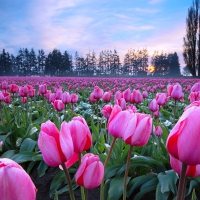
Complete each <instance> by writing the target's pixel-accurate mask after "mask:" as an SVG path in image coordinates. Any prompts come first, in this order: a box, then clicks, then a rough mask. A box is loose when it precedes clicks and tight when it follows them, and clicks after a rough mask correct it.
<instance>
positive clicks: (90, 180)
mask: <svg viewBox="0 0 200 200" xmlns="http://www.w3.org/2000/svg"><path fill="white" fill-rule="evenodd" d="M103 176H104V166H103V164H102V163H101V162H100V161H95V162H93V163H92V164H90V165H89V166H88V167H87V168H86V170H85V172H84V175H83V182H84V187H85V188H87V189H93V188H95V187H98V186H99V185H100V184H101V181H102V179H103Z"/></svg>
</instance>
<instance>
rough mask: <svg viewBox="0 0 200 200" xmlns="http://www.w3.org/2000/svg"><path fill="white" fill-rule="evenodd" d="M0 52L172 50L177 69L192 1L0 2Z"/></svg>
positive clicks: (4, 0) (44, 0) (119, 52)
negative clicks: (176, 58)
mask: <svg viewBox="0 0 200 200" xmlns="http://www.w3.org/2000/svg"><path fill="white" fill-rule="evenodd" d="M0 5H1V6H0V16H1V18H0V50H1V51H2V49H5V50H6V51H8V52H9V53H12V54H14V55H17V52H18V51H19V49H20V48H28V49H31V48H33V49H34V50H35V52H36V53H37V52H38V50H39V49H43V50H44V51H45V53H46V54H48V53H49V52H50V51H52V50H53V49H55V48H56V49H59V50H60V51H61V52H64V51H65V50H66V51H68V52H69V53H70V54H71V55H72V56H73V57H74V53H75V51H77V52H78V54H79V55H80V56H83V57H86V54H87V53H89V52H90V53H91V52H92V51H95V53H96V55H97V58H98V56H99V53H100V52H101V51H104V50H111V51H113V50H114V49H116V50H117V52H118V55H119V56H120V61H121V62H123V60H124V55H125V54H126V53H127V52H128V50H130V49H136V50H137V49H143V48H147V50H148V52H149V55H150V56H151V55H152V54H153V52H154V51H156V50H157V51H159V52H161V51H163V52H166V53H174V52H177V53H178V55H179V60H180V64H181V66H185V63H184V61H183V57H182V51H183V48H182V46H183V37H184V36H185V34H186V29H185V27H186V23H185V22H186V17H187V13H188V8H189V7H190V6H191V5H192V0H15V1H13V0H0Z"/></svg>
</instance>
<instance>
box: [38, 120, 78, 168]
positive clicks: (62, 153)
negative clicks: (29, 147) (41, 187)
mask: <svg viewBox="0 0 200 200" xmlns="http://www.w3.org/2000/svg"><path fill="white" fill-rule="evenodd" d="M38 147H39V149H40V151H41V152H42V156H43V159H44V161H45V163H46V164H47V165H49V166H51V167H57V166H59V165H60V164H62V163H63V162H67V160H69V159H70V158H71V157H72V155H73V153H74V146H73V141H72V137H71V132H70V129H69V126H68V124H67V122H65V121H64V122H62V124H61V129H60V132H59V130H58V129H57V127H56V125H55V124H54V123H52V122H51V121H50V120H48V121H47V122H45V123H42V125H41V129H40V134H39V139H38Z"/></svg>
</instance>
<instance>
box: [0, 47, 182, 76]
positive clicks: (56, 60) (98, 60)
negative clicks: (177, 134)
mask: <svg viewBox="0 0 200 200" xmlns="http://www.w3.org/2000/svg"><path fill="white" fill-rule="evenodd" d="M148 74H151V75H154V76H155V75H156V76H157V75H179V74H180V64H179V58H178V55H177V53H176V52H174V53H168V54H167V53H164V52H161V53H159V52H158V51H155V52H154V54H153V56H152V57H151V60H150V62H149V54H148V51H147V49H145V48H144V49H138V50H135V49H130V50H128V52H127V53H126V54H125V57H124V62H123V64H122V63H121V62H120V57H119V55H118V52H117V50H116V49H114V51H111V50H104V51H101V52H100V53H99V55H98V56H97V55H96V53H95V52H94V51H93V52H89V53H88V54H86V56H85V57H82V56H80V55H79V54H78V52H77V51H76V52H75V55H74V58H73V57H72V55H71V54H69V52H68V51H64V52H63V53H62V52H61V51H60V50H58V49H54V50H53V51H52V52H49V53H48V54H45V52H44V50H42V49H40V50H39V51H38V52H37V53H36V52H35V50H34V49H33V48H32V49H30V50H29V49H27V48H20V50H19V51H18V53H17V55H16V56H14V55H12V54H10V53H9V52H6V51H5V49H3V50H2V52H1V53H0V76H8V75H17V76H146V75H148Z"/></svg>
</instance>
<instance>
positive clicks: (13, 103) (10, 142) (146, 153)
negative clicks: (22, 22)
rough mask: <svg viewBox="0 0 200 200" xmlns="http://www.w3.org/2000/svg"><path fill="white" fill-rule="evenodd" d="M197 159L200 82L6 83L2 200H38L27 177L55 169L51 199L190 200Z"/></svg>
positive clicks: (0, 107) (2, 85)
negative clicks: (91, 193) (93, 193)
mask: <svg viewBox="0 0 200 200" xmlns="http://www.w3.org/2000/svg"><path fill="white" fill-rule="evenodd" d="M199 155H200V81H199V79H194V78H176V79H175V78H174V79H172V78H171V79H170V78H168V79H164V78H126V79H125V78H85V77H80V78H77V77H0V156H1V157H0V177H1V178H0V180H3V181H0V193H1V196H2V198H1V199H3V200H11V199H12V200H13V199H15V200H27V199H29V200H34V199H36V197H37V193H39V192H40V191H37V188H36V187H35V185H34V183H33V181H32V180H31V178H30V177H29V175H30V173H31V171H32V170H33V169H35V168H37V173H38V175H39V177H42V176H44V175H45V173H46V172H47V170H48V169H49V168H52V167H53V168H54V167H55V168H59V170H58V173H57V174H56V175H55V176H54V177H53V179H52V181H51V185H50V188H49V197H50V198H51V199H55V200H56V199H59V197H60V196H61V195H63V194H69V196H70V199H71V200H75V199H76V198H75V196H74V190H76V189H78V188H80V195H81V199H82V200H87V199H88V190H91V189H94V188H97V187H99V190H100V197H99V199H100V200H118V199H120V200H122V199H123V200H126V199H133V200H140V199H142V198H143V197H145V195H147V194H148V193H154V194H155V199H157V200H168V199H169V200H175V199H177V200H183V199H184V196H185V198H187V199H192V200H193V199H197V198H199V194H200V156H199ZM5 182H6V183H7V185H9V186H5ZM16 183H17V186H16ZM8 194H12V195H10V196H9V195H8Z"/></svg>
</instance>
